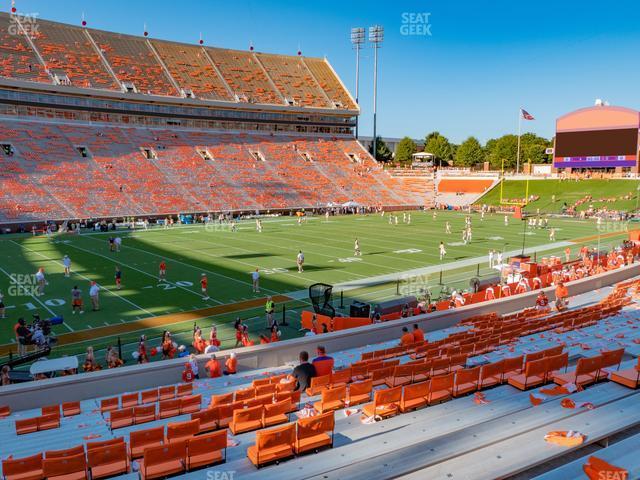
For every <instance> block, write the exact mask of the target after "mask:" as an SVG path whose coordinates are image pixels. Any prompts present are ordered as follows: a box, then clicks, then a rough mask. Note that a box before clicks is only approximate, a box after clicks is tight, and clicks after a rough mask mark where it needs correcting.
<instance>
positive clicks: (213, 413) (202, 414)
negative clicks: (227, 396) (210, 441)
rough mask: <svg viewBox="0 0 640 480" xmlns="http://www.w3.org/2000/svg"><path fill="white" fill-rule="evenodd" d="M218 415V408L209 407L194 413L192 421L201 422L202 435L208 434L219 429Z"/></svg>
mask: <svg viewBox="0 0 640 480" xmlns="http://www.w3.org/2000/svg"><path fill="white" fill-rule="evenodd" d="M218 415H219V413H218V407H209V408H205V409H204V410H200V411H199V412H194V413H192V414H191V420H198V421H199V422H200V433H206V432H210V431H212V430H217V429H218V424H219V420H220V418H219V416H218Z"/></svg>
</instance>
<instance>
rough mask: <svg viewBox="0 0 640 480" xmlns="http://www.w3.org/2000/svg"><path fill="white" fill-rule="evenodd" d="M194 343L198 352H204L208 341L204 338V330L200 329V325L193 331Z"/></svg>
mask: <svg viewBox="0 0 640 480" xmlns="http://www.w3.org/2000/svg"><path fill="white" fill-rule="evenodd" d="M192 345H193V348H194V349H195V351H196V352H198V353H203V352H204V349H205V348H206V347H207V342H205V341H204V338H202V330H201V329H200V327H196V329H195V330H194V332H193V342H192Z"/></svg>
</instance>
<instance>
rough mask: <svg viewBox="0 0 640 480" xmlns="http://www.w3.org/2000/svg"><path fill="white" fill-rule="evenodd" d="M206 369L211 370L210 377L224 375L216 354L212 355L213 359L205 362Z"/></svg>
mask: <svg viewBox="0 0 640 480" xmlns="http://www.w3.org/2000/svg"><path fill="white" fill-rule="evenodd" d="M204 369H205V370H206V371H207V372H209V378H217V377H221V376H222V368H221V367H220V362H219V361H218V359H217V358H216V356H215V355H211V359H210V360H209V361H208V362H207V363H206V364H205V366H204Z"/></svg>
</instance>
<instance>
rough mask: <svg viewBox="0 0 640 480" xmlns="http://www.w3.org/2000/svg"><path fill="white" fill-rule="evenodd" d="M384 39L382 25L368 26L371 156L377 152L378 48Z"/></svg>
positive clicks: (374, 156)
mask: <svg viewBox="0 0 640 480" xmlns="http://www.w3.org/2000/svg"><path fill="white" fill-rule="evenodd" d="M383 40H384V27H382V26H381V25H374V26H373V27H369V42H370V43H371V44H372V46H373V158H376V154H377V153H378V139H377V135H378V134H377V130H376V126H377V123H376V120H377V119H376V116H377V110H378V49H379V48H380V47H382V41H383Z"/></svg>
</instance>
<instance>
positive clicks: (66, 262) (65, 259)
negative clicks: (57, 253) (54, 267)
mask: <svg viewBox="0 0 640 480" xmlns="http://www.w3.org/2000/svg"><path fill="white" fill-rule="evenodd" d="M62 265H63V266H64V276H65V277H68V276H69V275H70V274H71V259H70V258H69V255H65V256H64V257H62Z"/></svg>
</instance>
